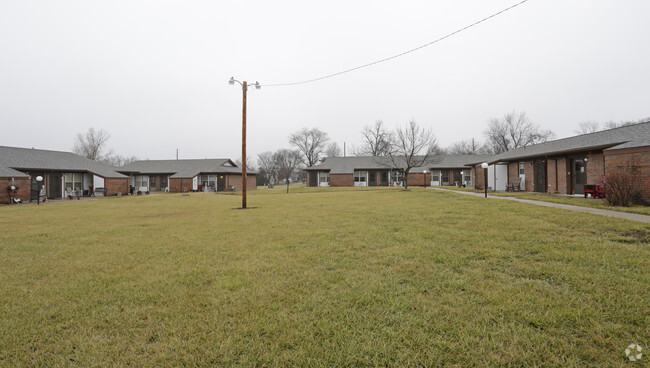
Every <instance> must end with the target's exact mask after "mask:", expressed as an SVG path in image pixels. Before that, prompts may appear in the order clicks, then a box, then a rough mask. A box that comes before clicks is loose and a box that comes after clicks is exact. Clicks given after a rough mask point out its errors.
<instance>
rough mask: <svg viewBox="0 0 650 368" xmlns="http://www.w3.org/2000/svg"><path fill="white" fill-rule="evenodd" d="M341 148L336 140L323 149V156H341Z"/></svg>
mask: <svg viewBox="0 0 650 368" xmlns="http://www.w3.org/2000/svg"><path fill="white" fill-rule="evenodd" d="M342 156H343V150H342V149H341V147H340V146H339V145H338V143H336V142H332V143H330V144H329V145H328V146H327V149H326V150H325V157H342Z"/></svg>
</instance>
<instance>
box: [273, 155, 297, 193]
mask: <svg viewBox="0 0 650 368" xmlns="http://www.w3.org/2000/svg"><path fill="white" fill-rule="evenodd" d="M273 158H274V160H275V162H276V163H277V165H278V172H279V175H280V177H283V178H284V179H285V180H286V182H287V193H289V183H290V182H291V180H290V179H291V174H293V172H294V171H295V170H296V168H297V167H298V165H300V162H301V161H302V159H301V157H300V152H299V151H292V150H289V149H286V148H282V149H279V150H277V152H275V153H274V154H273Z"/></svg>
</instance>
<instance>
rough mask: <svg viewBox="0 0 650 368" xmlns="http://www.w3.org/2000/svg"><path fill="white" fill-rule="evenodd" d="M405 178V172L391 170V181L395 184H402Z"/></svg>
mask: <svg viewBox="0 0 650 368" xmlns="http://www.w3.org/2000/svg"><path fill="white" fill-rule="evenodd" d="M403 179H404V173H403V172H402V171H391V172H390V181H391V182H392V183H393V185H401V184H402V180H403Z"/></svg>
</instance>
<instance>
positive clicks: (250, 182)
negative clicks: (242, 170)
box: [226, 174, 257, 191]
mask: <svg viewBox="0 0 650 368" xmlns="http://www.w3.org/2000/svg"><path fill="white" fill-rule="evenodd" d="M246 183H247V185H246V190H252V189H257V175H255V174H247V175H246ZM231 185H232V186H234V187H235V191H241V190H242V188H243V186H242V176H241V174H229V175H226V191H229V190H230V186H231Z"/></svg>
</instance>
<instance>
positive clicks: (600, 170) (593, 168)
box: [587, 152, 605, 184]
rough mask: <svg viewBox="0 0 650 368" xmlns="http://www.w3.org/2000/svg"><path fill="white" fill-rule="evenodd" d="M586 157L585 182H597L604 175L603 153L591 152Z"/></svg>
mask: <svg viewBox="0 0 650 368" xmlns="http://www.w3.org/2000/svg"><path fill="white" fill-rule="evenodd" d="M587 158H588V159H589V161H587V184H597V183H598V181H599V180H600V178H602V177H603V176H604V175H605V155H604V154H603V153H602V152H600V153H591V154H589V155H587Z"/></svg>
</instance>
